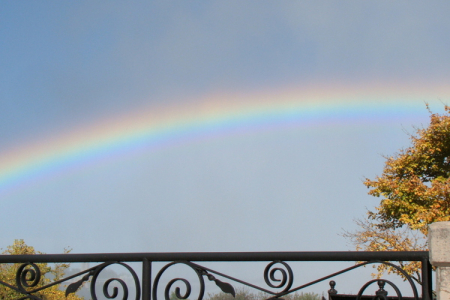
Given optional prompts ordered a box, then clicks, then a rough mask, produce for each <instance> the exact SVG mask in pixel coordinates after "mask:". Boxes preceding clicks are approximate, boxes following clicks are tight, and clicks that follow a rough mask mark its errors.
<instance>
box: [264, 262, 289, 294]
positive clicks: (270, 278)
mask: <svg viewBox="0 0 450 300" xmlns="http://www.w3.org/2000/svg"><path fill="white" fill-rule="evenodd" d="M276 264H282V265H283V266H284V269H283V268H272V267H273V266H274V265H276ZM277 273H279V274H281V278H277V276H276V274H277ZM264 281H265V282H266V284H267V285H268V286H270V287H271V288H277V289H279V288H283V287H284V289H283V291H282V292H286V291H288V290H289V289H290V288H291V287H292V282H293V281H294V274H293V272H292V269H291V267H290V266H289V265H288V264H287V263H285V262H283V261H273V262H271V263H270V264H268V265H267V266H266V268H265V269H264ZM272 282H278V284H275V283H272Z"/></svg>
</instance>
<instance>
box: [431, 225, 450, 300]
mask: <svg viewBox="0 0 450 300" xmlns="http://www.w3.org/2000/svg"><path fill="white" fill-rule="evenodd" d="M428 247H429V249H430V263H431V264H432V265H433V266H435V267H437V270H436V294H437V299H438V300H450V222H436V223H433V224H430V225H429V226H428Z"/></svg>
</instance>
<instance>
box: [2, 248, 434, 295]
mask: <svg viewBox="0 0 450 300" xmlns="http://www.w3.org/2000/svg"><path fill="white" fill-rule="evenodd" d="M299 261H303V262H305V261H310V262H319V261H322V262H332V261H347V262H360V263H356V264H355V263H350V266H349V267H348V268H345V269H343V270H340V271H338V272H335V273H332V274H329V275H327V276H324V277H322V278H319V279H317V280H314V281H311V282H309V283H306V284H302V285H300V286H293V280H294V275H295V272H294V271H293V270H292V268H291V266H290V265H289V263H290V262H299ZM396 261H403V262H405V261H417V262H420V263H421V266H422V271H421V272H422V274H421V277H422V285H421V287H420V289H421V296H419V292H418V290H417V287H416V285H415V283H414V282H413V280H412V279H411V277H410V276H409V275H408V274H407V273H406V272H405V271H404V270H402V269H401V268H399V267H398V266H396V265H395V264H393V263H391V262H396ZM131 262H139V263H141V264H142V274H141V276H138V275H137V273H136V272H135V270H134V269H133V268H132V267H131V266H130V263H131ZM154 262H163V263H166V264H165V265H164V266H163V267H162V268H160V269H158V270H157V273H156V272H155V273H156V275H155V276H154V278H153V277H152V275H153V274H152V272H153V271H155V270H152V263H154ZM203 262H266V263H267V266H266V267H265V270H264V274H263V278H264V282H265V284H266V285H267V287H266V286H260V285H256V284H253V283H250V282H246V281H243V280H241V279H239V278H236V277H232V276H229V275H227V274H224V273H221V272H219V271H217V270H213V269H211V268H208V267H205V266H204V265H202V263H203ZM0 263H1V264H12V263H14V264H20V266H19V267H18V269H17V273H16V276H15V284H11V283H7V282H3V281H0V285H3V286H4V288H6V289H11V290H14V291H16V292H17V293H19V294H21V295H23V296H21V297H19V298H17V299H36V300H39V299H41V298H40V296H39V292H41V291H43V290H45V289H47V288H50V287H51V286H54V285H59V284H66V285H67V287H66V291H65V293H66V296H68V295H70V294H72V293H75V292H76V291H77V290H78V289H79V288H80V287H81V286H82V285H83V284H87V285H89V287H90V296H91V297H92V299H94V300H96V299H98V295H97V293H98V291H97V289H98V285H99V284H100V282H99V281H98V278H99V275H100V273H102V271H103V270H104V269H105V268H106V267H108V266H111V265H120V266H122V267H124V268H126V269H127V270H128V272H129V273H130V274H131V278H132V281H133V284H131V285H130V284H128V283H126V282H125V281H124V280H123V279H121V278H115V277H113V278H108V279H107V280H105V281H104V282H103V283H102V284H103V286H102V293H103V296H102V297H105V298H107V299H115V298H118V297H119V295H120V296H121V298H122V299H128V298H129V295H130V293H129V290H130V288H132V289H133V290H134V292H133V296H134V297H133V298H134V299H136V300H139V299H143V300H149V299H153V300H158V295H159V294H160V289H161V288H162V289H161V291H162V290H163V295H164V298H165V300H170V295H171V293H173V292H174V293H175V295H176V297H177V298H178V299H188V297H190V296H191V282H190V281H189V280H187V279H185V278H181V277H175V278H173V279H171V280H169V281H168V282H167V283H160V281H161V276H162V275H163V274H164V273H165V272H166V271H167V270H168V269H170V268H171V267H172V266H174V265H177V264H181V265H185V266H187V267H188V268H190V269H192V270H193V271H194V272H195V274H196V277H197V279H196V280H198V282H197V284H198V285H199V291H198V296H196V297H195V298H197V299H199V300H202V299H203V297H204V294H205V279H207V280H209V281H211V282H214V283H215V284H216V285H217V287H218V288H220V289H221V290H222V291H223V292H224V293H228V294H231V295H233V296H235V293H236V291H235V288H234V287H233V284H242V285H244V286H247V287H249V288H253V289H256V290H258V291H261V292H264V293H266V295H268V296H267V299H280V298H282V297H283V296H286V295H289V294H291V293H294V292H297V291H301V290H303V289H305V288H307V287H310V286H313V285H314V284H317V283H319V282H323V281H326V280H328V279H331V278H333V277H335V276H337V275H340V274H343V273H346V272H349V271H351V270H354V269H357V268H360V267H362V266H365V265H369V264H375V263H378V264H385V265H388V266H391V267H394V268H395V269H396V270H398V272H399V273H401V274H403V276H404V278H406V280H407V282H408V283H409V286H410V288H411V291H412V294H413V299H414V300H419V297H421V298H422V300H431V299H432V286H431V280H432V279H431V278H432V276H431V265H430V263H429V260H428V252H427V251H411V252H401V251H399V252H363V251H357V252H355V251H346V252H343V251H342V252H225V253H219V252H193V253H106V254H39V255H0ZM39 263H98V264H97V265H95V266H94V267H90V268H87V269H85V270H82V271H81V272H78V273H76V274H73V275H70V276H67V277H65V278H62V279H60V280H56V281H53V282H51V283H49V284H46V285H38V283H39V282H40V280H41V270H40V269H39V267H38V264H39ZM75 279H76V280H75ZM164 284H165V285H164ZM180 284H181V285H182V286H183V289H184V291H185V292H184V293H181V289H180V287H179V285H180ZM371 284H378V285H379V287H380V289H379V290H378V292H377V293H376V295H375V296H374V297H375V298H377V299H379V300H387V299H388V297H387V294H386V292H385V291H384V285H386V284H387V285H389V286H391V287H392V288H393V290H394V291H395V293H396V295H394V297H395V298H397V299H400V300H401V299H402V293H401V291H400V289H399V288H398V287H397V285H395V284H394V283H393V282H391V281H389V280H386V279H374V280H369V281H368V282H367V283H366V284H364V285H363V286H362V287H361V288H360V290H359V293H358V294H357V295H356V299H357V300H360V299H366V298H364V297H367V296H363V294H364V292H365V290H366V289H367V287H368V286H369V285H371ZM120 290H121V291H120ZM274 290H275V291H274ZM333 290H334V286H333V283H331V289H330V291H329V294H330V295H331V296H332V295H333ZM334 294H336V293H334ZM375 298H372V299H375ZM330 299H332V297H330ZM336 299H337V298H336ZM389 299H392V296H390V297H389Z"/></svg>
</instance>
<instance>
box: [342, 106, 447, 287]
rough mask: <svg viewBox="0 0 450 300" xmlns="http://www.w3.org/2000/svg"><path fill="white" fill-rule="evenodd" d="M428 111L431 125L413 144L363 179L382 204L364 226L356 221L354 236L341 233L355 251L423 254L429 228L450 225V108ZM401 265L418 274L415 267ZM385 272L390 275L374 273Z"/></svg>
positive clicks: (419, 133) (416, 137)
mask: <svg viewBox="0 0 450 300" xmlns="http://www.w3.org/2000/svg"><path fill="white" fill-rule="evenodd" d="M427 108H428V106H427ZM428 111H429V112H430V124H429V126H428V127H427V128H420V129H417V130H416V135H411V137H410V138H411V142H412V145H411V146H410V147H408V148H406V149H402V150H400V151H399V152H398V153H397V154H395V155H394V156H389V157H386V163H385V166H384V170H383V174H382V175H381V176H378V177H376V178H375V179H374V180H371V179H368V178H366V180H365V182H364V184H365V185H366V186H367V187H368V188H369V189H370V191H369V195H372V196H374V197H381V198H382V199H381V201H380V205H379V206H378V207H376V208H375V209H374V210H373V211H368V220H367V221H357V223H358V225H359V227H360V230H359V231H357V232H355V233H348V232H347V233H346V234H344V236H347V237H349V238H351V239H352V241H353V242H354V243H355V244H356V247H357V249H358V250H367V251H386V250H387V251H410V250H426V243H425V239H424V237H425V236H426V235H427V233H428V224H430V223H433V222H439V221H450V107H449V106H445V112H444V113H443V114H434V113H432V112H431V111H430V110H429V109H428ZM405 232H407V233H408V234H409V235H407V237H403V234H405ZM402 266H403V267H404V268H405V269H406V270H407V271H408V272H409V273H410V274H416V275H418V274H420V273H419V269H420V266H419V264H417V263H409V264H402ZM386 270H387V271H392V269H386V267H383V266H381V267H379V270H378V271H379V274H381V273H380V271H381V272H382V271H386ZM415 279H416V280H418V281H420V278H417V276H416V278H415Z"/></svg>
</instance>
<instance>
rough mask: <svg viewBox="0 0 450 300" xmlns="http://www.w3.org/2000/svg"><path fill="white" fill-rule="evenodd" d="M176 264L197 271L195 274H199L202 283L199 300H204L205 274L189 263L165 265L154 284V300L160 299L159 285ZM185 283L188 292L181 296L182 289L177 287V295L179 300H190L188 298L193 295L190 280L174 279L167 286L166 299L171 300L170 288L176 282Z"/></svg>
mask: <svg viewBox="0 0 450 300" xmlns="http://www.w3.org/2000/svg"><path fill="white" fill-rule="evenodd" d="M176 264H184V265H187V266H189V267H190V268H191V269H193V270H194V271H195V273H196V274H197V277H198V280H199V282H200V291H199V295H198V300H202V299H203V295H204V294H205V281H204V279H203V276H202V275H203V274H202V270H201V269H199V268H198V267H197V266H193V265H192V264H190V263H189V262H187V261H186V262H171V263H169V264H167V265H165V266H164V267H163V268H162V269H161V270H160V271H159V272H158V274H157V275H156V277H155V280H154V282H153V291H152V297H153V299H154V300H157V299H158V295H157V294H158V293H157V291H158V284H159V281H160V279H161V276H162V274H163V273H164V272H165V271H166V270H167V269H168V268H170V267H171V266H173V265H176ZM178 281H180V282H183V283H184V285H185V287H186V292H185V293H184V295H181V289H180V287H178V286H177V287H176V288H175V295H176V296H177V298H178V299H182V300H184V299H188V297H189V296H190V295H191V290H192V289H191V284H190V283H189V281H188V280H186V279H184V278H174V279H172V280H170V281H169V282H168V283H167V285H166V288H165V290H164V298H165V300H170V288H171V287H172V285H173V284H174V283H176V282H178Z"/></svg>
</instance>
